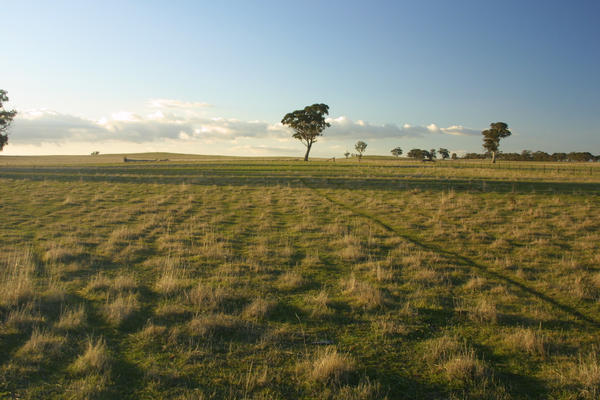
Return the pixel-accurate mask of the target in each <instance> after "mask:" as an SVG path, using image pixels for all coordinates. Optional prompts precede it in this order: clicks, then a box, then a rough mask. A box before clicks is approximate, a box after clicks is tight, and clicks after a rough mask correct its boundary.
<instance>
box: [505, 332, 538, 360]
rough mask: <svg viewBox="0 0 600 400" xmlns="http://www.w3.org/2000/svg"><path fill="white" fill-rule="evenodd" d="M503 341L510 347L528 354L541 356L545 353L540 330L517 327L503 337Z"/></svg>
mask: <svg viewBox="0 0 600 400" xmlns="http://www.w3.org/2000/svg"><path fill="white" fill-rule="evenodd" d="M504 342H505V343H506V344H507V345H508V346H509V347H511V348H512V349H515V350H519V351H523V352H526V353H528V354H533V355H539V356H543V355H545V354H546V349H545V341H544V337H543V336H542V334H541V331H535V330H533V329H531V328H518V329H517V330H515V331H514V332H513V333H512V334H509V335H506V336H505V337H504Z"/></svg>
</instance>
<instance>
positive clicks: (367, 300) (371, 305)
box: [341, 274, 386, 310]
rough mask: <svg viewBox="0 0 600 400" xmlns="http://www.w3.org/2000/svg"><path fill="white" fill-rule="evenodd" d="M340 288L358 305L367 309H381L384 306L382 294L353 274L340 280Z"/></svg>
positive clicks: (379, 290)
mask: <svg viewBox="0 0 600 400" xmlns="http://www.w3.org/2000/svg"><path fill="white" fill-rule="evenodd" d="M341 286H342V288H343V289H344V292H345V293H347V294H350V295H352V297H353V298H354V300H355V301H356V302H357V303H358V305H360V306H363V307H365V308H367V309H371V310H372V309H376V308H383V307H384V306H385V304H386V299H385V295H384V293H383V292H382V291H381V289H379V288H376V287H374V286H373V285H371V284H370V283H368V282H365V281H360V280H358V279H357V278H356V276H355V275H354V274H351V275H350V277H348V278H345V279H342V281H341Z"/></svg>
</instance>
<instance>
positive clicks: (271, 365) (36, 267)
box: [0, 155, 600, 399]
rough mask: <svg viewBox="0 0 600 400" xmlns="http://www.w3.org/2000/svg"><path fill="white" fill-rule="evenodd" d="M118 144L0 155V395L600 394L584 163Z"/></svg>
mask: <svg viewBox="0 0 600 400" xmlns="http://www.w3.org/2000/svg"><path fill="white" fill-rule="evenodd" d="M129 157H130V158H134V159H135V158H136V156H135V155H131V156H129ZM122 158H123V156H95V157H91V156H89V157H54V158H52V157H50V158H35V157H31V158H18V157H4V156H3V157H0V220H1V225H0V398H4V397H6V398H22V399H24V398H45V399H48V398H73V399H77V398H81V399H87V398H101V399H102V398H106V399H109V398H122V399H124V398H131V399H138V398H178V399H209V398H231V399H234V398H240V399H241V398H247V399H253V398H254V399H276V398H331V399H383V398H386V397H387V398H388V399H397V398H411V399H413V398H423V399H436V398H444V399H445V398H457V399H458V398H481V399H492V398H497V399H509V398H516V399H525V398H554V399H575V398H584V399H596V398H598V397H599V396H600V302H599V299H600V217H599V215H600V168H599V166H598V165H596V164H539V163H499V164H497V165H495V166H492V165H490V164H487V163H483V162H472V163H470V162H462V161H458V162H454V161H451V162H437V163H413V162H407V161H400V160H391V159H384V158H381V159H364V160H363V162H361V163H360V164H359V163H357V162H356V160H337V162H335V163H334V162H331V161H330V162H325V161H312V162H309V163H303V162H299V161H294V160H289V159H288V160H285V159H280V160H277V159H272V160H266V159H265V160H259V159H231V158H218V157H213V158H202V157H195V156H185V155H141V156H138V158H139V159H166V158H168V159H169V160H170V161H162V162H132V163H123V162H122Z"/></svg>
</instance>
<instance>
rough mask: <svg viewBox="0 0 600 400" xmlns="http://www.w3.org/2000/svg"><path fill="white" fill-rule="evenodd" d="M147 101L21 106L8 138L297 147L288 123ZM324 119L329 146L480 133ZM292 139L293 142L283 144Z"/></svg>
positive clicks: (260, 150)
mask: <svg viewBox="0 0 600 400" xmlns="http://www.w3.org/2000/svg"><path fill="white" fill-rule="evenodd" d="M148 106H149V108H148V113H147V114H140V113H137V114H136V113H132V112H128V111H120V112H116V113H114V114H112V115H110V116H108V117H104V118H101V119H99V120H92V119H88V118H85V117H81V116H75V115H69V114H63V113H60V112H57V111H52V110H47V109H39V110H28V111H27V110H25V111H21V112H20V113H19V115H18V116H17V118H16V119H15V121H14V124H13V126H12V129H11V132H10V140H9V142H10V144H11V145H15V146H18V145H22V146H25V145H32V146H42V145H44V146H46V145H48V144H56V145H60V146H65V145H67V144H71V143H75V142H77V143H87V144H90V145H94V146H96V145H99V144H101V143H108V142H111V143H114V142H119V143H130V144H132V145H135V144H137V145H144V146H146V147H148V146H155V145H157V146H159V145H160V143H165V142H169V143H171V144H172V145H176V144H178V145H180V146H181V147H182V148H183V149H186V148H189V145H193V144H194V143H196V144H202V145H207V146H208V145H215V146H221V147H220V148H225V149H227V150H231V151H236V152H242V153H246V152H247V153H249V154H250V153H252V154H266V153H268V152H271V154H273V152H281V154H290V153H296V152H297V151H298V149H301V148H302V146H300V143H299V142H297V141H296V140H294V139H292V137H291V133H292V131H291V129H290V128H288V127H286V126H283V125H282V124H281V123H280V122H277V123H269V122H265V121H256V120H254V121H244V120H239V119H234V118H218V117H212V118H211V117H208V116H206V115H204V111H203V110H204V109H205V108H206V107H209V105H207V103H201V102H184V101H179V100H169V99H154V100H150V101H149V102H148ZM327 121H328V122H330V123H331V128H329V129H327V130H326V131H325V132H324V137H323V142H328V143H329V149H331V150H334V149H339V148H346V147H347V146H348V144H346V141H348V140H349V141H352V142H353V141H355V140H369V139H395V138H401V137H407V138H426V137H427V136H428V135H431V134H448V135H479V134H480V132H479V131H476V130H473V129H469V128H465V127H464V126H462V125H452V126H448V127H447V128H440V127H438V125H436V124H433V123H432V124H429V125H426V126H421V125H412V124H408V123H405V124H401V125H399V124H395V123H389V124H383V125H378V124H373V123H370V122H368V121H364V120H356V121H353V120H351V119H350V118H348V117H347V116H340V117H337V118H329V119H328V120H327ZM257 139H260V142H259V141H256V140H257ZM245 140H247V141H249V142H248V143H243V144H248V147H246V148H241V147H237V148H236V147H234V146H239V145H241V141H245ZM252 141H256V142H252ZM255 143H260V144H261V145H255ZM292 143H293V145H292ZM296 144H297V145H298V148H296V147H287V146H288V145H290V146H294V145H296ZM262 145H264V146H262ZM331 146H337V147H331Z"/></svg>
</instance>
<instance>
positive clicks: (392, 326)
mask: <svg viewBox="0 0 600 400" xmlns="http://www.w3.org/2000/svg"><path fill="white" fill-rule="evenodd" d="M371 326H372V329H373V331H375V332H376V333H377V334H378V335H379V336H381V337H385V338H394V337H398V336H403V335H406V334H407V333H409V332H410V328H409V327H408V326H406V325H405V324H403V323H402V322H400V321H397V320H395V319H392V318H390V317H389V316H385V318H378V319H376V320H375V321H373V322H372V323H371Z"/></svg>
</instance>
